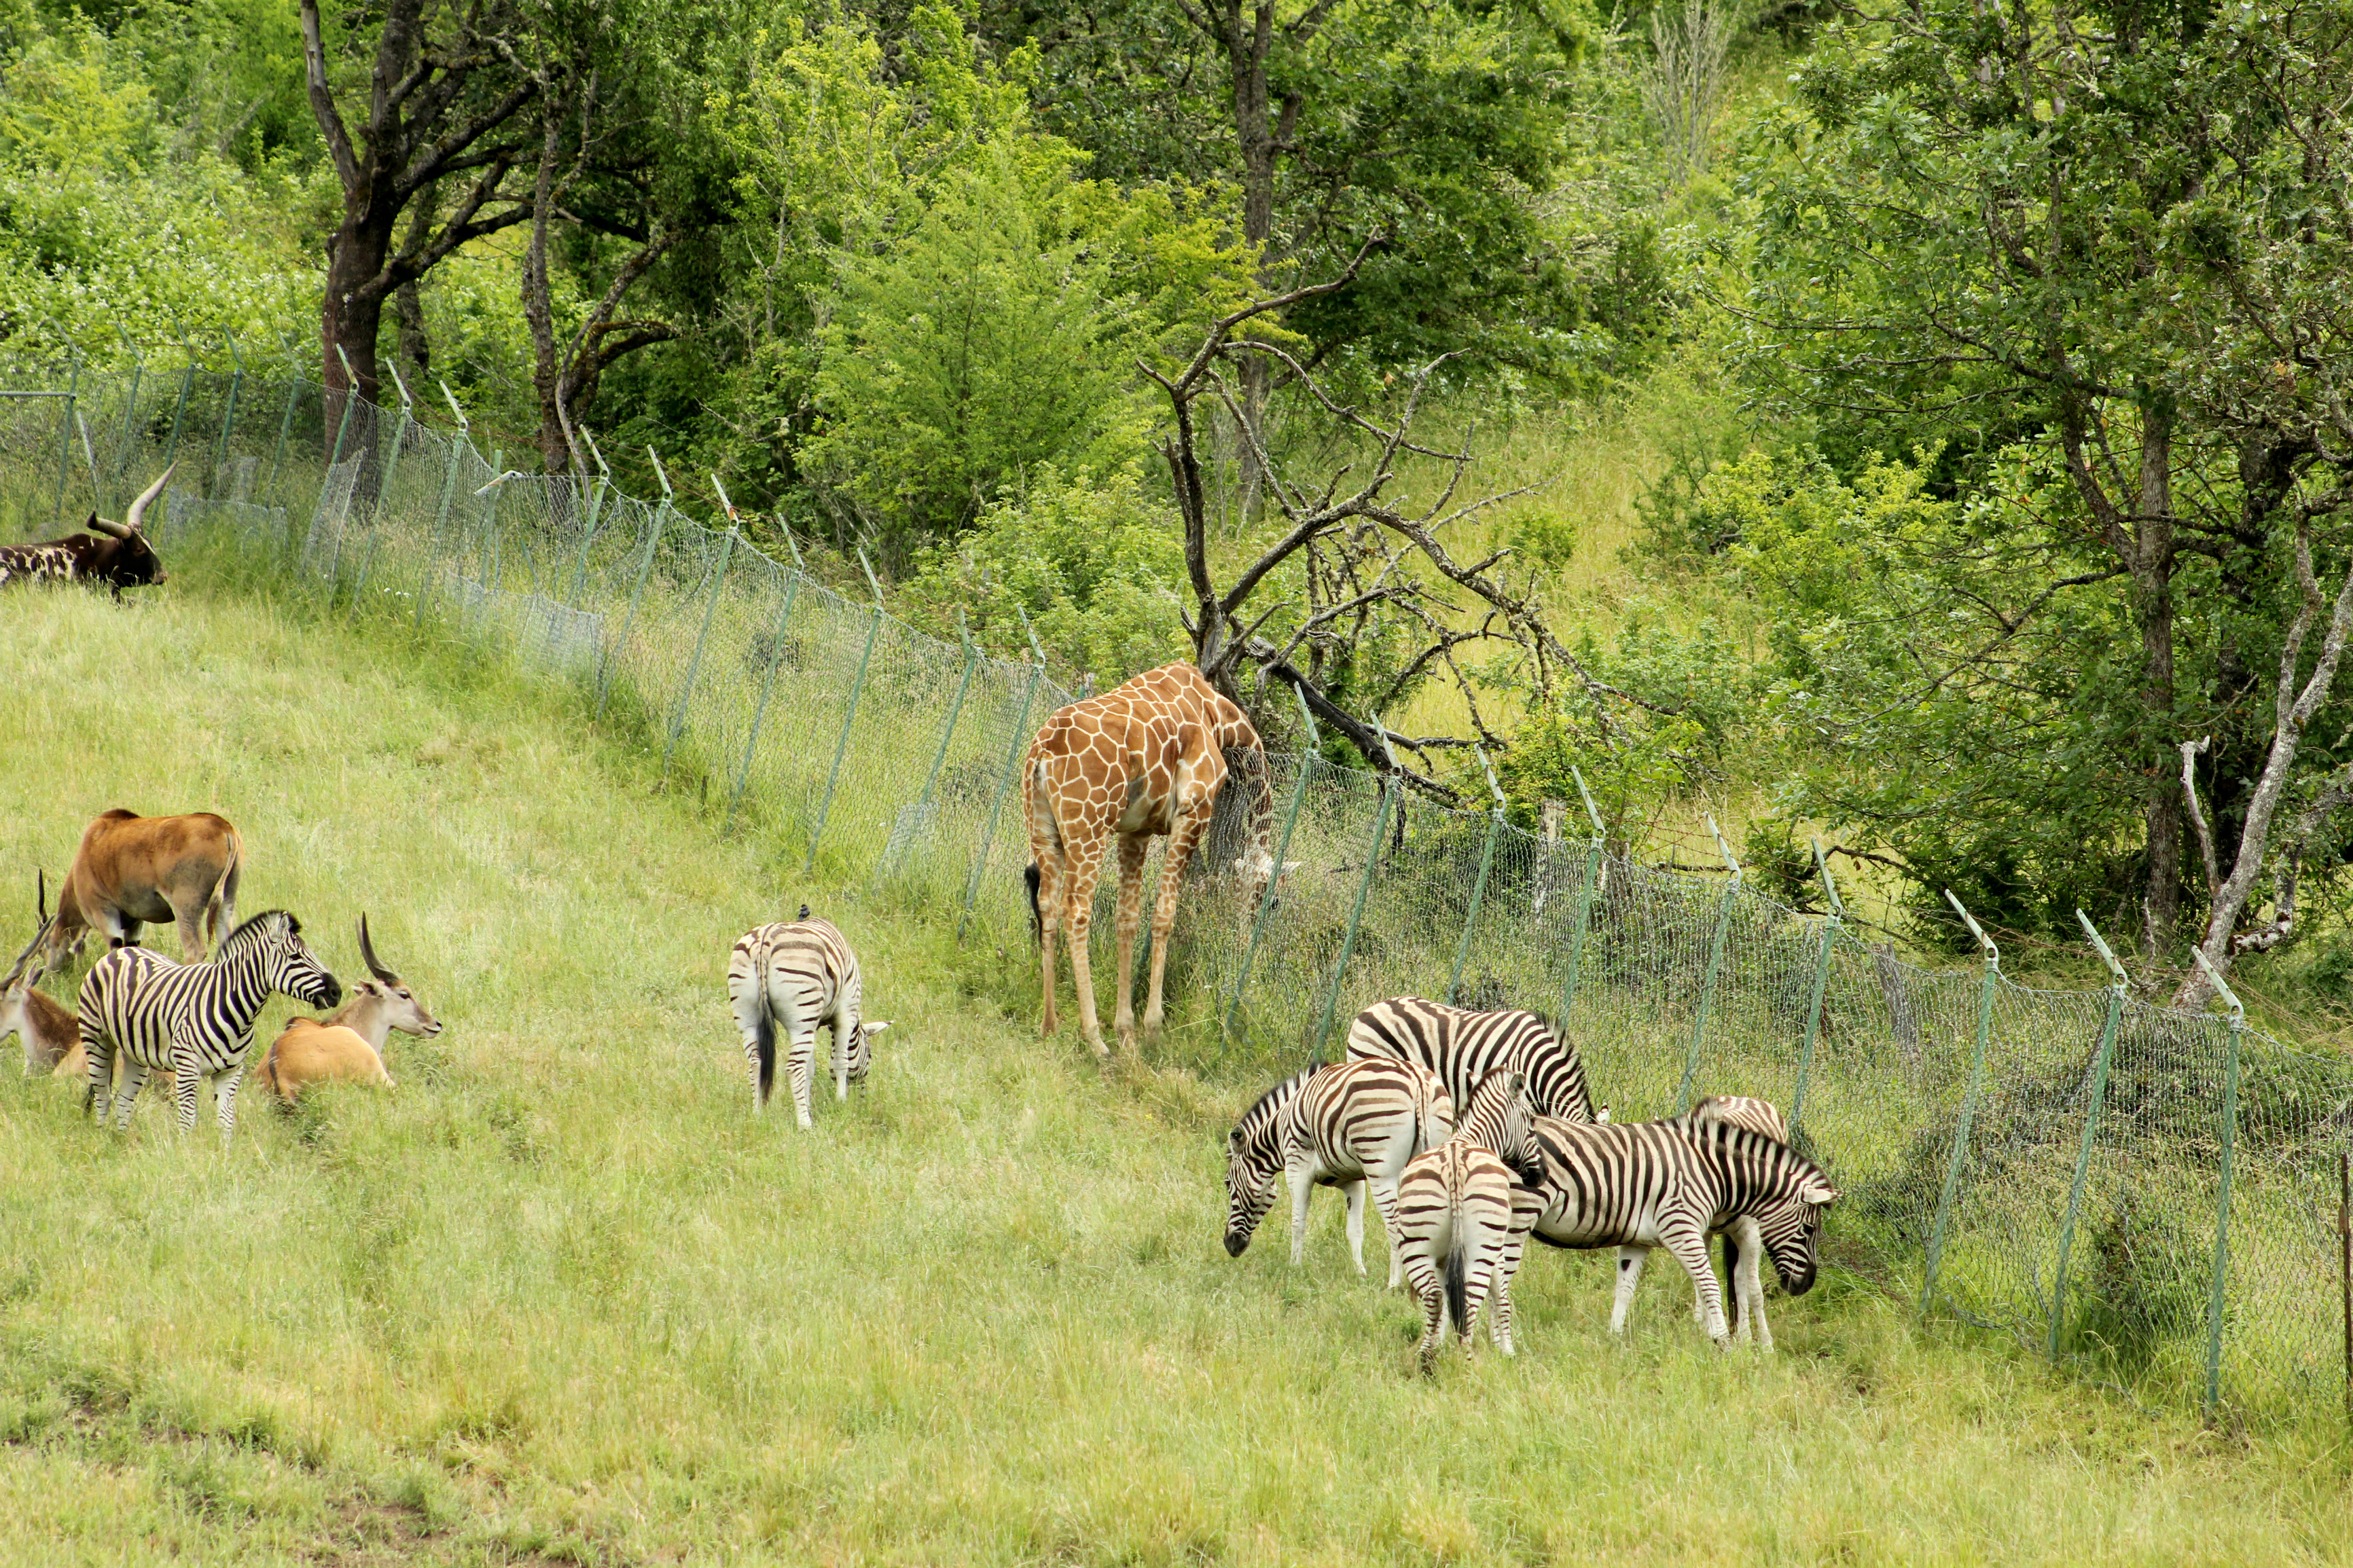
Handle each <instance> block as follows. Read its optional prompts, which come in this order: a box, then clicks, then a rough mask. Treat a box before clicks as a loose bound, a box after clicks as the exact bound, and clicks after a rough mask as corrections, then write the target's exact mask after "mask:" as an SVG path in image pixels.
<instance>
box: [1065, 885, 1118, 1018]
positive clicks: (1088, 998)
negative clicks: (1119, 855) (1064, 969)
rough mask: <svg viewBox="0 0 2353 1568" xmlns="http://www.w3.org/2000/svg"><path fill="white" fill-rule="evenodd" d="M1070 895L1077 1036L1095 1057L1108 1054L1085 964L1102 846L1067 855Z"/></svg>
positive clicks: (1090, 974) (1091, 979) (1090, 968)
mask: <svg viewBox="0 0 2353 1568" xmlns="http://www.w3.org/2000/svg"><path fill="white" fill-rule="evenodd" d="M1068 874H1069V878H1070V882H1069V887H1070V892H1069V895H1068V901H1067V903H1066V906H1065V911H1064V912H1065V914H1066V917H1067V919H1068V921H1069V923H1068V925H1067V926H1066V927H1065V928H1064V929H1065V930H1066V931H1068V932H1069V933H1070V941H1071V984H1072V985H1073V986H1075V987H1077V989H1078V993H1079V1034H1080V1035H1081V1036H1082V1037H1084V1039H1085V1040H1086V1042H1087V1044H1088V1045H1090V1046H1092V1047H1094V1053H1095V1055H1096V1056H1098V1057H1107V1056H1109V1055H1111V1052H1110V1051H1109V1050H1107V1049H1105V1048H1104V1047H1103V1019H1102V1018H1101V1017H1100V1016H1097V1014H1096V1013H1095V976H1094V968H1093V966H1092V964H1091V963H1088V961H1087V930H1088V928H1089V926H1091V925H1092V923H1093V915H1094V903H1095V879H1097V878H1098V877H1100V876H1101V875H1102V874H1103V846H1102V844H1101V843H1100V842H1098V843H1096V844H1092V845H1090V846H1088V847H1084V848H1082V849H1079V850H1076V851H1075V852H1073V853H1072V854H1071V863H1070V869H1069V873H1068Z"/></svg>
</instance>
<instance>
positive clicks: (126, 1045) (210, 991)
mask: <svg viewBox="0 0 2353 1568" xmlns="http://www.w3.org/2000/svg"><path fill="white" fill-rule="evenodd" d="M272 992H283V993H284V994H287V995H289V996H292V997H294V998H296V999H297V1000H299V1001H301V1002H306V1003H308V1004H310V1005H311V1006H313V1007H332V1006H333V1005H335V1004H336V1003H338V1002H340V1001H341V1000H343V985H342V984H341V983H340V982H339V981H337V980H336V979H335V977H334V976H333V975H332V974H331V973H328V972H327V968H326V966H325V965H324V964H322V963H320V962H319V960H318V958H317V956H316V955H315V954H313V953H312V952H311V948H310V944H309V943H307V942H304V941H303V940H302V923H301V921H298V920H296V919H295V918H294V917H293V916H292V915H290V914H288V913H287V912H286V911H285V910H266V911H264V912H263V913H261V914H258V915H256V916H254V917H253V918H252V919H251V920H249V921H246V922H245V923H244V924H243V925H240V926H238V927H237V930H235V931H231V932H230V933H229V934H228V935H227V937H226V938H224V939H223V940H222V942H221V944H220V952H219V954H218V956H217V957H216V958H214V959H213V961H212V962H210V963H173V962H172V961H171V960H170V959H168V958H164V957H162V956H160V955H159V954H157V953H154V952H150V951H149V950H147V949H145V948H139V947H124V948H117V949H115V950H114V951H113V952H110V953H108V954H107V955H106V956H105V957H103V958H101V959H100V960H99V961H98V963H95V964H93V965H91V966H90V973H89V974H87V975H85V976H84V977H83V979H82V983H81V1043H82V1050H83V1053H84V1055H85V1056H86V1057H87V1058H88V1059H89V1065H90V1086H89V1088H88V1089H86V1090H85V1091H84V1094H83V1100H82V1103H83V1105H84V1107H85V1109H95V1110H100V1111H102V1110H103V1108H104V1106H105V1103H106V1096H107V1093H108V1091H109V1090H110V1089H111V1088H112V1086H113V1082H114V1057H115V1053H116V1052H117V1051H121V1053H122V1055H123V1057H124V1058H125V1059H126V1060H127V1061H128V1062H129V1064H130V1065H129V1068H128V1070H127V1071H126V1073H125V1074H124V1078H123V1085H122V1088H121V1089H120V1090H118V1091H116V1092H115V1098H114V1117H113V1121H114V1125H116V1126H118V1127H120V1126H122V1125H124V1124H125V1123H126V1122H128V1121H129V1120H130V1117H131V1107H132V1102H133V1101H134V1100H137V1099H138V1097H139V1089H140V1087H141V1085H142V1084H143V1083H144V1082H145V1081H146V1078H147V1074H148V1072H149V1071H150V1070H151V1069H153V1068H170V1069H171V1070H172V1073H173V1078H174V1098H176V1099H177V1100H178V1101H179V1111H180V1126H181V1129H182V1130H183V1131H185V1130H186V1129H188V1128H190V1127H193V1126H195V1121H196V1079H198V1078H200V1077H202V1078H206V1079H210V1080H211V1081H212V1084H213V1091H214V1095H215V1098H216V1100H217V1103H218V1107H219V1115H220V1124H221V1132H222V1134H223V1136H227V1133H228V1132H229V1131H231V1130H232V1129H233V1128H234V1127H235V1126H236V1124H237V1084H238V1082H239V1081H240V1080H241V1079H243V1078H244V1076H245V1065H246V1061H247V1058H248V1056H249V1054H250V1053H251V1051H252V1048H253V1025H254V1020H255V1019H256V1018H258V1017H259V1016H260V1014H261V1008H262V1005H263V1004H264V1003H266V1002H268V1001H269V996H270V994H271V993H272Z"/></svg>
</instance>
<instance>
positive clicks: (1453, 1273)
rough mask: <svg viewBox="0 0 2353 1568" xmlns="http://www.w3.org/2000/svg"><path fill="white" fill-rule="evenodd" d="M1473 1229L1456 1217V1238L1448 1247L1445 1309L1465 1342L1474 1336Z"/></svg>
mask: <svg viewBox="0 0 2353 1568" xmlns="http://www.w3.org/2000/svg"><path fill="white" fill-rule="evenodd" d="M1469 1230H1470V1226H1466V1225H1464V1224H1463V1223H1462V1216H1461V1215H1459V1214H1458V1215H1455V1216H1454V1235H1453V1237H1451V1239H1450V1240H1449V1241H1448V1243H1447V1247H1446V1310H1447V1314H1448V1315H1449V1316H1450V1317H1451V1318H1452V1319H1453V1320H1454V1331H1455V1332H1456V1333H1457V1334H1459V1335H1461V1337H1462V1338H1464V1339H1466V1340H1467V1339H1469V1338H1470V1337H1471V1279H1470V1265H1471V1247H1470V1237H1469V1235H1468V1232H1469Z"/></svg>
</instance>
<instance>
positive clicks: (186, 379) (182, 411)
mask: <svg viewBox="0 0 2353 1568" xmlns="http://www.w3.org/2000/svg"><path fill="white" fill-rule="evenodd" d="M195 384H196V362H195V356H194V355H193V354H192V355H190V356H189V359H188V365H187V368H186V369H185V370H183V371H182V372H181V373H180V401H179V402H177V403H175V404H174V405H172V441H171V445H169V446H167V447H164V467H165V468H170V467H171V466H172V465H173V464H174V463H175V462H177V461H179V458H180V421H181V419H182V418H183V417H185V416H186V414H187V412H188V394H189V392H190V391H191V390H192V389H193V388H194V387H195Z"/></svg>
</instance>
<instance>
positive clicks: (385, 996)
mask: <svg viewBox="0 0 2353 1568" xmlns="http://www.w3.org/2000/svg"><path fill="white" fill-rule="evenodd" d="M360 956H361V957H362V958H363V959H364V960H366V961H367V966H368V973H371V974H373V975H375V979H373V980H363V981H361V982H360V983H359V984H356V985H354V986H353V987H352V994H351V1000H349V1001H347V1002H345V1003H344V1004H343V1005H342V1006H340V1007H338V1008H336V1009H335V1010H334V1011H333V1012H332V1013H330V1014H328V1015H327V1016H325V1017H324V1018H295V1019H291V1020H290V1021H289V1022H288V1023H287V1026H286V1027H285V1029H284V1030H283V1031H282V1032H281V1033H280V1035H279V1037H278V1038H277V1039H275V1040H273V1041H272V1042H270V1046H269V1058H267V1059H266V1060H264V1061H263V1062H262V1064H261V1083H262V1087H263V1088H265V1089H269V1091H270V1092H271V1093H272V1094H275V1095H276V1096H278V1098H279V1099H280V1100H283V1101H285V1102H286V1103H287V1104H289V1105H291V1104H293V1103H294V1102H295V1101H296V1100H299V1099H301V1095H302V1088H303V1086H304V1085H305V1084H311V1083H318V1082H321V1081H323V1080H325V1079H343V1080H345V1081H347V1082H353V1083H375V1084H381V1085H383V1086H384V1087H385V1088H386V1089H391V1088H393V1087H395V1086H394V1084H393V1081H392V1075H391V1074H390V1073H388V1072H386V1071H385V1067H384V1043H385V1040H386V1039H387V1038H389V1037H391V1034H392V1031H393V1030H395V1029H398V1030H399V1031H400V1032H401V1033H402V1034H404V1035H415V1036H417V1037H421V1038H424V1039H431V1038H432V1037H434V1036H436V1035H438V1034H439V1033H440V1032H441V1021H440V1020H439V1019H438V1018H436V1017H435V1016H433V1015H432V1014H430V1013H428V1012H427V1011H426V1010H425V1004H424V1003H422V1002H420V1001H418V1000H417V994H416V993H415V992H414V991H411V990H410V989H409V988H408V986H407V984H406V983H405V982H403V981H402V979H401V978H400V976H399V975H397V974H395V973H393V972H392V971H391V970H389V969H386V968H385V966H384V965H383V963H380V962H379V961H378V960H377V958H376V955H375V944H374V943H373V942H369V941H368V926H367V916H365V915H362V916H361V917H360Z"/></svg>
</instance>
